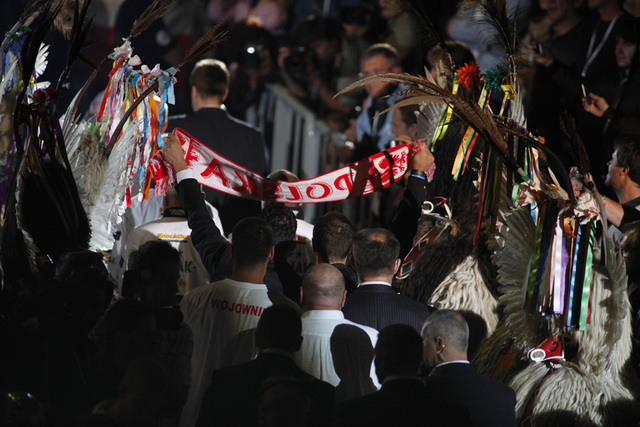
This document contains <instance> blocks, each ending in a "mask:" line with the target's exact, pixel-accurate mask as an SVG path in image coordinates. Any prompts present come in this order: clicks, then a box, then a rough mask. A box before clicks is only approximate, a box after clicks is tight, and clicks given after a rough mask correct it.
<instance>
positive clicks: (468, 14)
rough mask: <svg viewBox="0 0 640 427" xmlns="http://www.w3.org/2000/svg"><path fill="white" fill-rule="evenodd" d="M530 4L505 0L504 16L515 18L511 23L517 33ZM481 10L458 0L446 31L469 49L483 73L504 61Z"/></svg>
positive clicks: (474, 4)
mask: <svg viewBox="0 0 640 427" xmlns="http://www.w3.org/2000/svg"><path fill="white" fill-rule="evenodd" d="M530 3H531V0H506V8H507V16H508V17H509V19H513V18H514V17H516V18H517V19H518V21H517V22H516V24H515V25H516V29H517V30H518V31H520V32H524V29H526V28H527V19H528V16H529V15H528V13H529V4H530ZM483 10H484V9H483V7H482V6H480V5H479V4H478V3H477V2H472V1H460V2H458V11H457V12H456V14H454V15H453V16H452V17H451V19H450V20H449V23H448V27H447V34H448V36H449V37H450V38H451V39H453V40H458V41H461V42H464V43H466V44H467V45H468V46H469V48H471V51H472V52H473V56H474V57H475V58H476V62H477V64H478V66H479V67H480V71H481V72H482V73H485V72H486V71H487V70H488V69H490V68H495V67H496V65H498V64H499V63H501V62H503V61H504V51H503V50H501V49H500V48H499V47H498V46H499V43H500V41H499V40H498V39H497V35H496V34H495V31H494V29H493V27H492V26H491V24H490V23H489V20H488V19H487V18H485V15H484V13H483ZM516 10H517V14H516Z"/></svg>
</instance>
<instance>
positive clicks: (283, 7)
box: [233, 0, 292, 36]
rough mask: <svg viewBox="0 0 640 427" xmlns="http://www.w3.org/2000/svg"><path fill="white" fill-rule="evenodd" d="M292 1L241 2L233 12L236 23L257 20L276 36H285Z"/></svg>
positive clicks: (262, 0)
mask: <svg viewBox="0 0 640 427" xmlns="http://www.w3.org/2000/svg"><path fill="white" fill-rule="evenodd" d="M291 3H292V0H257V1H256V0H239V1H238V2H237V3H236V5H235V8H234V10H233V19H234V21H235V22H243V21H247V20H257V21H258V22H259V23H260V25H261V26H262V27H263V28H264V29H265V30H267V31H269V32H270V33H271V34H273V35H274V36H283V35H285V33H286V31H287V25H288V23H289V9H290V7H291Z"/></svg>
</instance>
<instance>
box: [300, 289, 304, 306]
mask: <svg viewBox="0 0 640 427" xmlns="http://www.w3.org/2000/svg"><path fill="white" fill-rule="evenodd" d="M299 302H300V304H301V305H304V290H303V289H302V286H300V301H299Z"/></svg>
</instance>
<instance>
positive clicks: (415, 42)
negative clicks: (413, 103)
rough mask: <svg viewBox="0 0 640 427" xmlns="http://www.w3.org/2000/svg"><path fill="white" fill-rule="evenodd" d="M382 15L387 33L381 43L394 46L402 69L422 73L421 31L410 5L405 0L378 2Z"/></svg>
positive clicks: (381, 0)
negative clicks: (385, 22)
mask: <svg viewBox="0 0 640 427" xmlns="http://www.w3.org/2000/svg"><path fill="white" fill-rule="evenodd" d="M378 4H379V5H380V14H381V15H382V17H383V18H384V19H385V20H386V21H387V31H386V32H385V33H384V34H383V35H382V37H381V38H380V41H381V42H383V43H388V44H390V45H391V46H393V47H394V48H395V49H396V51H397V52H398V58H399V59H400V63H401V65H402V68H403V69H404V71H406V72H407V73H413V74H415V73H418V72H421V71H422V69H423V68H422V64H423V58H422V46H421V43H420V42H421V40H420V29H419V26H418V23H417V22H416V20H415V18H414V16H413V15H412V14H411V10H410V8H409V4H408V3H407V2H406V1H405V0H378Z"/></svg>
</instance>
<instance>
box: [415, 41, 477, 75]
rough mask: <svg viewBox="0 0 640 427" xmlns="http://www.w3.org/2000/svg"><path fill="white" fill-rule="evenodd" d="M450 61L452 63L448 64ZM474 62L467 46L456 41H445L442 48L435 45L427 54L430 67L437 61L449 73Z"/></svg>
mask: <svg viewBox="0 0 640 427" xmlns="http://www.w3.org/2000/svg"><path fill="white" fill-rule="evenodd" d="M445 49H446V50H445ZM449 55H451V57H449ZM450 60H451V61H453V64H451V63H450V62H451V61H450ZM475 60H476V59H475V57H474V56H473V52H472V51H471V49H469V46H468V45H467V44H466V43H463V42H461V41H457V40H446V41H445V42H444V48H443V47H442V46H441V45H436V46H434V47H433V48H431V49H430V50H429V52H428V53H427V61H428V62H429V64H430V65H431V67H434V66H435V65H436V63H437V62H438V61H443V63H444V65H445V67H446V68H449V69H450V70H451V71H453V70H455V69H457V68H459V67H462V66H463V65H464V64H470V63H472V62H475Z"/></svg>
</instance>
